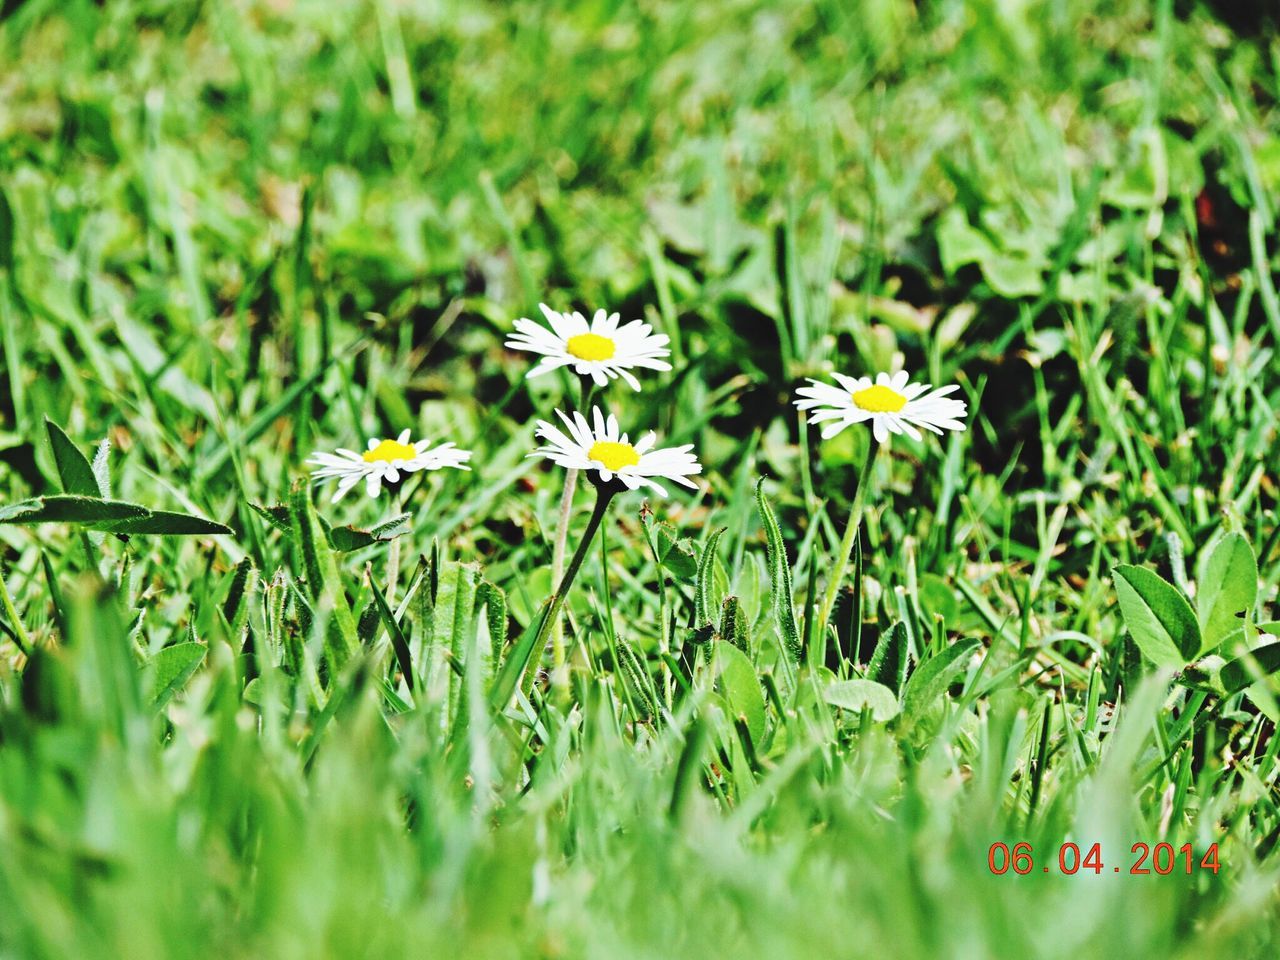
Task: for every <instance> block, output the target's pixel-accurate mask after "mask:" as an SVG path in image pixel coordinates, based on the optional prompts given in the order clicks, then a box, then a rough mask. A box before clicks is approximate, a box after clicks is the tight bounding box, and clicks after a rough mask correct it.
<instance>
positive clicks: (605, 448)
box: [586, 334, 640, 473]
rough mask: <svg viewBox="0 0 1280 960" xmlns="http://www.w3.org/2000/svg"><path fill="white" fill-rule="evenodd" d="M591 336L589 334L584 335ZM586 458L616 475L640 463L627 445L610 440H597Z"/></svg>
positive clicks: (633, 449)
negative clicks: (624, 468)
mask: <svg viewBox="0 0 1280 960" xmlns="http://www.w3.org/2000/svg"><path fill="white" fill-rule="evenodd" d="M586 336H591V334H586ZM587 457H588V459H591V460H598V461H599V462H600V463H603V464H604V468H605V469H606V470H611V471H613V472H614V473H617V472H618V471H619V470H621V469H622V468H623V467H634V466H635V465H636V464H637V463H639V462H640V454H639V453H637V452H636V448H635V447H633V446H632V445H631V444H629V443H614V442H613V441H612V440H597V441H596V442H595V443H593V444H592V445H591V449H590V450H588V451H587Z"/></svg>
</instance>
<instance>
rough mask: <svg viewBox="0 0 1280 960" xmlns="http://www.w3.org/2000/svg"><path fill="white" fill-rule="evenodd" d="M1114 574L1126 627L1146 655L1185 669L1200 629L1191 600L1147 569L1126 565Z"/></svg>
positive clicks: (1195, 651)
mask: <svg viewBox="0 0 1280 960" xmlns="http://www.w3.org/2000/svg"><path fill="white" fill-rule="evenodd" d="M1111 573H1112V580H1113V581H1114V583H1115V586H1116V595H1117V597H1118V598H1119V600H1120V612H1121V614H1123V615H1124V623H1125V626H1126V627H1128V628H1129V634H1130V635H1131V636H1132V637H1133V642H1134V643H1136V644H1137V645H1138V649H1139V650H1141V651H1142V653H1143V655H1144V656H1145V657H1146V658H1147V659H1148V660H1150V661H1151V662H1152V663H1155V664H1157V665H1159V666H1165V667H1177V668H1181V667H1183V666H1184V665H1186V664H1187V663H1189V662H1191V661H1192V660H1194V659H1195V658H1196V655H1197V654H1198V653H1199V652H1200V627H1199V625H1198V624H1197V623H1196V615H1195V613H1193V612H1192V610H1191V604H1190V603H1188V602H1187V598H1186V597H1184V596H1183V595H1182V594H1181V593H1179V592H1178V590H1177V589H1176V588H1175V587H1174V586H1173V585H1172V584H1171V583H1168V582H1166V581H1165V580H1163V579H1161V577H1160V576H1159V575H1158V574H1156V573H1154V572H1152V571H1151V570H1148V569H1146V568H1145V567H1136V566H1133V565H1132V564H1127V563H1122V564H1119V565H1118V566H1116V567H1115V568H1114V569H1113V570H1112V571H1111Z"/></svg>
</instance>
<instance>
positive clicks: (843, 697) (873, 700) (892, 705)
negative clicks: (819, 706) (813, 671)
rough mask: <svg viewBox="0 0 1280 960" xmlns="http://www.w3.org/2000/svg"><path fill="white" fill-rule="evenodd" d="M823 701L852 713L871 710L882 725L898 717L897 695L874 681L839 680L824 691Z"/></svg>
mask: <svg viewBox="0 0 1280 960" xmlns="http://www.w3.org/2000/svg"><path fill="white" fill-rule="evenodd" d="M822 699H824V700H825V701H827V703H829V704H831V706H833V707H839V708H840V709H841V710H848V711H849V712H851V713H861V712H862V711H863V710H870V711H871V717H872V719H874V720H877V721H879V722H881V723H883V722H885V721H886V720H892V719H893V718H894V717H896V716H897V715H898V697H897V695H896V694H895V693H894V692H893V691H892V690H890V689H889V688H888V687H886V686H885V685H884V684H883V683H876V682H875V681H874V680H856V679H855V680H837V681H836V682H835V683H829V684H827V686H826V687H825V688H824V689H823V691H822Z"/></svg>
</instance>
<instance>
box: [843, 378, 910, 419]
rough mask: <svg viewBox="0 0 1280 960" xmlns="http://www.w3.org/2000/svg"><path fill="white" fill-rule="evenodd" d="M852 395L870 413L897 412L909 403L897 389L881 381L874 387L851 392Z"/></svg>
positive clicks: (855, 401)
mask: <svg viewBox="0 0 1280 960" xmlns="http://www.w3.org/2000/svg"><path fill="white" fill-rule="evenodd" d="M850 396H851V397H852V398H853V402H854V403H855V404H857V405H858V406H859V407H861V408H862V409H863V410H866V411H868V412H870V413H897V412H898V411H899V410H901V409H902V408H903V407H905V406H906V405H907V398H906V397H904V396H903V395H902V394H900V393H899V392H898V391H897V390H894V389H892V388H890V387H886V386H884V385H883V384H879V383H877V384H876V385H875V386H874V387H867V388H866V389H865V390H859V391H857V392H856V393H851V394H850Z"/></svg>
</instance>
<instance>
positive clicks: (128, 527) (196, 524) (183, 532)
mask: <svg viewBox="0 0 1280 960" xmlns="http://www.w3.org/2000/svg"><path fill="white" fill-rule="evenodd" d="M98 529H100V530H108V531H110V532H111V533H142V534H155V535H159V536H213V535H216V534H226V533H231V532H232V530H231V528H230V527H228V526H227V525H226V524H222V523H218V522H217V521H216V520H206V519H205V518H204V517H195V516H192V515H191V514H189V513H176V512H174V511H172V510H151V511H149V512H148V513H147V515H146V516H143V517H131V518H130V519H128V520H119V521H116V522H114V523H110V524H102V525H100V526H99V527H98Z"/></svg>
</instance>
